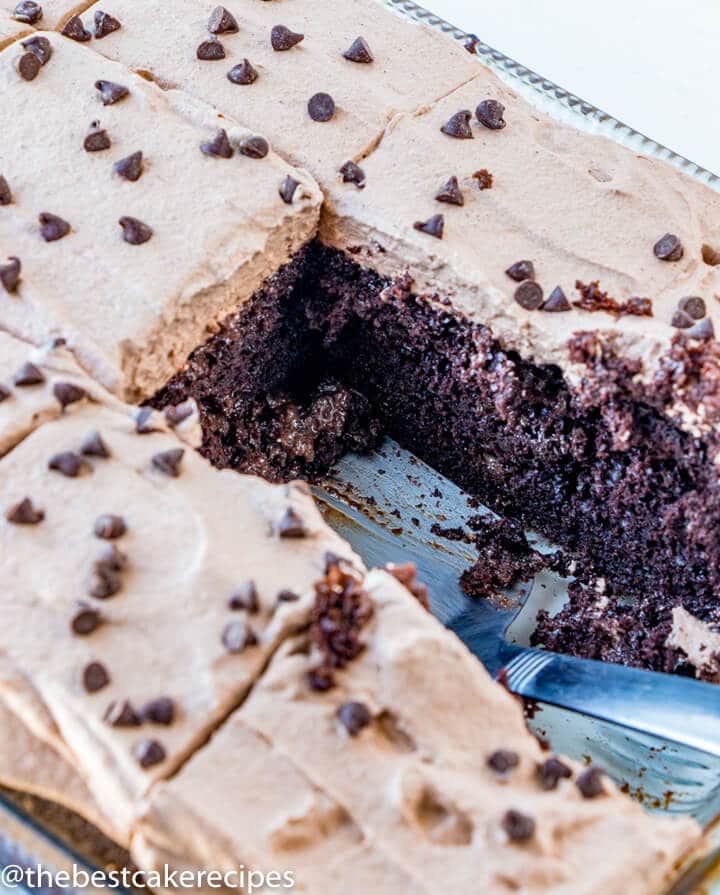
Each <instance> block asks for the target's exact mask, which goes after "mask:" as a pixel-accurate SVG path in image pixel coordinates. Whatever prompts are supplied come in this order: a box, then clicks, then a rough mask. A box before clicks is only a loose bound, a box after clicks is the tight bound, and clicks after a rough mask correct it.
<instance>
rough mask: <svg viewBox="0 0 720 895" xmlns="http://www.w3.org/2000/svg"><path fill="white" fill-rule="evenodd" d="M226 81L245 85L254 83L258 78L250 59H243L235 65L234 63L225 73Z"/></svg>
mask: <svg viewBox="0 0 720 895" xmlns="http://www.w3.org/2000/svg"><path fill="white" fill-rule="evenodd" d="M227 76H228V81H232V82H233V84H240V85H241V86H243V87H246V86H247V85H248V84H254V83H255V81H257V79H258V73H257V70H256V69H255V67H254V66H253V65H252V63H251V62H250V60H248V59H243V61H242V62H239V63H238V64H237V65H234V66H233V67H232V68H231V69H230V71H229V72H228V74H227Z"/></svg>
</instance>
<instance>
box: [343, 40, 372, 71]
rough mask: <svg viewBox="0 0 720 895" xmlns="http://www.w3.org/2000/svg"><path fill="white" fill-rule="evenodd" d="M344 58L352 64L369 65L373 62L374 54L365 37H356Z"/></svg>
mask: <svg viewBox="0 0 720 895" xmlns="http://www.w3.org/2000/svg"><path fill="white" fill-rule="evenodd" d="M343 56H344V57H345V58H346V59H348V60H349V61H350V62H360V63H364V64H367V63H369V62H372V61H373V54H372V52H371V51H370V47H369V46H368V44H367V41H366V40H365V38H364V37H356V38H355V40H354V41H353V42H352V43H351V44H350V46H349V47H348V48H347V50H345V52H344V53H343Z"/></svg>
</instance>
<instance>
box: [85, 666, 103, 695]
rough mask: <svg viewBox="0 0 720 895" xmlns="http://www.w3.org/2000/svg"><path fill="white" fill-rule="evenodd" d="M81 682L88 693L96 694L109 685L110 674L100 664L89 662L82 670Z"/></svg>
mask: <svg viewBox="0 0 720 895" xmlns="http://www.w3.org/2000/svg"><path fill="white" fill-rule="evenodd" d="M82 682H83V687H85V689H86V690H87V692H88V693H97V692H98V690H102V689H103V687H107V685H108V684H109V683H110V674H109V672H108V670H107V668H105V666H104V665H103V664H102V662H90V664H89V665H86V666H85V668H84V669H83V673H82Z"/></svg>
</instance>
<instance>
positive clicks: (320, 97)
mask: <svg viewBox="0 0 720 895" xmlns="http://www.w3.org/2000/svg"><path fill="white" fill-rule="evenodd" d="M307 108H308V115H309V116H310V117H311V118H312V120H313V121H330V119H331V118H332V117H333V115H334V114H335V100H334V99H333V98H332V97H331V96H330V94H329V93H315V94H313V96H311V97H310V99H309V100H308V106H307Z"/></svg>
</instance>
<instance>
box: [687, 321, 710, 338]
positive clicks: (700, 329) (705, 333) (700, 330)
mask: <svg viewBox="0 0 720 895" xmlns="http://www.w3.org/2000/svg"><path fill="white" fill-rule="evenodd" d="M687 334H688V336H690V338H691V339H702V340H703V341H708V340H709V339H714V338H715V327H714V326H713V322H712V320H711V319H710V318H709V317H705V319H704V320H700V321H699V322H698V323H696V324H695V326H693V327H692V329H689V330H688V332H687Z"/></svg>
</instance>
